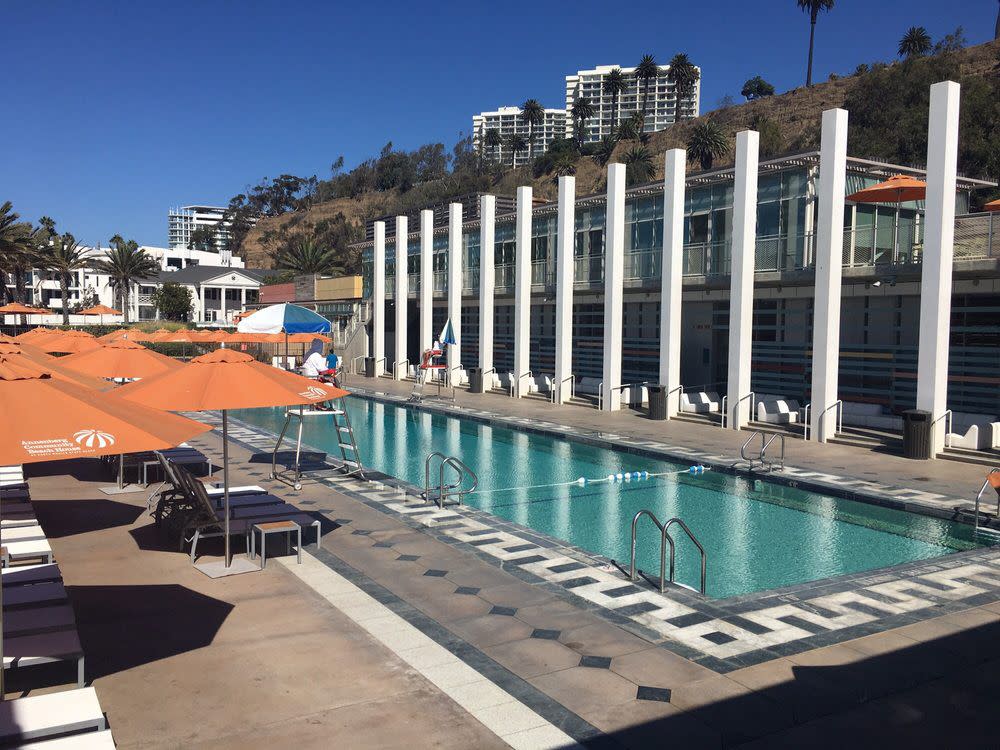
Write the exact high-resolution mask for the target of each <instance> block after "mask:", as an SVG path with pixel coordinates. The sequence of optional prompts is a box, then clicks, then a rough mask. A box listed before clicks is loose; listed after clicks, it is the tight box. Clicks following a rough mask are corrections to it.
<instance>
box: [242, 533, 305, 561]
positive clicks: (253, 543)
mask: <svg viewBox="0 0 1000 750" xmlns="http://www.w3.org/2000/svg"><path fill="white" fill-rule="evenodd" d="M255 531H257V532H260V569H261V570H263V569H264V566H265V565H266V564H267V552H266V546H267V535H268V534H293V533H294V534H295V535H296V545H297V546H296V548H295V549H296V552H298V562H299V565H301V564H302V527H301V526H299V525H298V524H297V523H295V521H269V522H265V523H255V524H254V525H253V529H251V531H250V559H251V560H252V559H254V558H255V557H256V556H257V549H256V547H257V535H256V534H255V533H254V532H255ZM285 542H286V544H290V543H291V537H290V536H286V537H285Z"/></svg>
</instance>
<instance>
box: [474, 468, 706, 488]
mask: <svg viewBox="0 0 1000 750" xmlns="http://www.w3.org/2000/svg"><path fill="white" fill-rule="evenodd" d="M706 471H708V467H706V466H702V465H701V464H698V465H696V466H690V467H688V468H687V469H681V470H680V471H663V472H658V473H653V474H651V473H649V472H648V471H621V472H618V473H615V474H608V475H607V476H606V477H595V478H590V477H577V478H576V479H571V480H570V481H568V482H554V483H552V484H529V485H525V486H523V487H498V488H496V489H492V490H488V489H482V490H476V491H475V492H474V493H472V494H475V495H488V494H491V493H494V492H515V491H518V490H538V489H543V488H550V487H571V486H573V485H576V486H578V487H586V486H588V485H591V484H620V483H623V482H641V481H643V480H647V479H656V478H657V477H675V476H679V475H681V474H689V475H692V476H696V475H699V474H704V473H705V472H706Z"/></svg>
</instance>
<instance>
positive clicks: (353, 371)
mask: <svg viewBox="0 0 1000 750" xmlns="http://www.w3.org/2000/svg"><path fill="white" fill-rule="evenodd" d="M359 359H368V355H367V354H359V355H358V356H357V357H355V358H354V359H352V360H351V375H357V374H358V360H359Z"/></svg>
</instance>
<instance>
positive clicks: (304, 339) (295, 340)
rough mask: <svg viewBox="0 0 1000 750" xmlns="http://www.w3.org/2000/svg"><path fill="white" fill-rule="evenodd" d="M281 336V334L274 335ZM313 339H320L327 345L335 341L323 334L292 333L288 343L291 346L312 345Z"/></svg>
mask: <svg viewBox="0 0 1000 750" xmlns="http://www.w3.org/2000/svg"><path fill="white" fill-rule="evenodd" d="M274 335H279V334H274ZM313 339H319V340H320V341H322V342H323V343H325V344H329V343H330V342H331V341H333V339H331V338H330V337H329V336H324V335H323V334H322V333H292V334H289V336H288V343H290V344H311V343H312V342H313Z"/></svg>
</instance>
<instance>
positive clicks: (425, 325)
mask: <svg viewBox="0 0 1000 750" xmlns="http://www.w3.org/2000/svg"><path fill="white" fill-rule="evenodd" d="M433 345H434V212H433V211H431V210H430V209H426V210H424V211H421V212H420V351H421V354H422V353H423V352H425V351H427V350H428V349H430V348H431V346H433Z"/></svg>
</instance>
